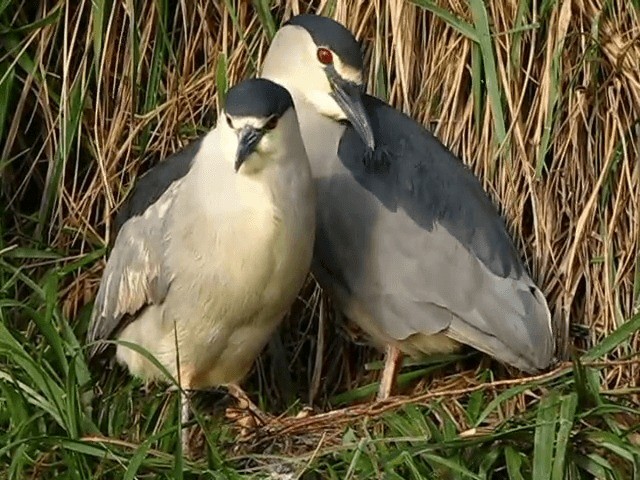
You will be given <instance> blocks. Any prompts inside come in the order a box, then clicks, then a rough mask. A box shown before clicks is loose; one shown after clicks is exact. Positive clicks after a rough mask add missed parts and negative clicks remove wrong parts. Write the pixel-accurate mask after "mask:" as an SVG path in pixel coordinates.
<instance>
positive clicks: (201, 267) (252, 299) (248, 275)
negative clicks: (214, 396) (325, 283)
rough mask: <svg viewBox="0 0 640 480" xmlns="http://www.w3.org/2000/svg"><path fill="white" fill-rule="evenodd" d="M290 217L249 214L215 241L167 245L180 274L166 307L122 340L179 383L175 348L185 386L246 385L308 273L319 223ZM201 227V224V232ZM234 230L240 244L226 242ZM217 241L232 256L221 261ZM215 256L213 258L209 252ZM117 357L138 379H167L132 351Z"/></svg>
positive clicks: (153, 310) (193, 239)
mask: <svg viewBox="0 0 640 480" xmlns="http://www.w3.org/2000/svg"><path fill="white" fill-rule="evenodd" d="M288 213H289V218H286V217H285V218H282V217H281V218H278V219H277V221H274V219H273V217H271V219H270V218H268V217H267V218H265V217H264V216H262V215H260V214H256V215H255V216H253V218H251V215H249V216H248V217H245V219H247V220H249V222H248V223H247V224H246V225H243V226H238V225H235V226H229V228H218V229H216V230H215V234H214V235H211V236H209V235H202V234H200V235H189V234H187V232H183V233H184V238H183V239H181V240H180V241H179V242H170V244H169V248H170V249H171V248H173V249H174V250H173V255H168V257H169V258H172V259H173V263H175V265H172V268H171V269H172V271H174V272H179V273H178V274H176V275H175V277H174V278H173V280H172V283H171V287H170V289H169V292H168V294H167V298H166V299H165V301H164V302H163V304H162V305H157V306H151V307H149V308H147V309H146V310H145V311H144V312H143V313H142V314H141V315H140V316H139V317H138V319H137V320H136V321H135V322H133V323H132V324H130V325H129V326H128V327H127V328H126V329H125V330H124V331H123V333H122V335H121V337H120V338H121V339H124V340H128V341H131V342H135V343H139V344H141V345H142V346H143V347H144V348H146V349H148V350H149V351H150V352H151V353H153V354H154V355H155V356H156V357H157V359H158V360H159V361H160V363H161V364H162V365H163V366H165V368H167V370H168V371H169V373H171V374H172V375H173V376H174V378H177V376H178V362H177V355H176V348H175V346H176V345H177V346H178V354H179V358H180V360H179V364H180V377H181V380H182V382H183V385H184V386H185V387H188V388H196V389H197V388H206V387H209V386H215V385H221V384H226V383H232V382H237V381H239V380H241V378H242V377H243V376H244V375H245V374H246V373H247V371H248V370H249V369H250V367H251V365H252V363H253V361H254V360H255V358H256V357H257V355H258V354H259V353H260V351H261V350H262V348H263V347H264V345H265V344H266V342H267V341H268V339H269V337H270V335H271V334H272V333H273V331H274V329H275V328H276V327H277V325H278V323H279V322H280V320H281V319H282V317H283V316H284V314H285V313H286V312H287V310H288V309H289V307H290V305H291V303H293V301H294V299H295V296H296V294H297V292H298V290H299V289H300V287H301V285H302V283H303V282H304V279H305V278H306V275H307V272H308V270H309V264H310V262H311V255H312V246H313V223H311V224H310V222H309V221H308V220H307V219H306V218H305V216H304V214H303V211H298V209H295V208H294V209H292V211H290V212H288ZM309 217H310V218H313V216H312V215H310V216H309ZM203 227H204V228H206V226H205V225H202V222H201V223H200V225H198V227H197V228H198V229H199V231H200V233H202V232H203ZM194 228H196V227H195V226H194ZM243 229H245V230H246V236H243V235H242V233H243V232H242V231H243ZM249 230H251V231H250V232H249ZM232 232H233V235H234V238H224V236H225V235H231V234H232ZM239 232H240V235H238V233H239ZM258 232H259V234H258ZM185 238H187V239H189V240H188V241H185ZM247 239H251V240H250V241H249V242H247V241H246V240H247ZM211 242H213V243H214V244H215V243H218V244H221V245H234V251H233V252H229V254H228V255H221V252H220V249H219V248H214V247H213V246H212V243H211ZM211 250H213V251H215V252H216V255H215V256H214V255H208V254H207V252H208V251H211ZM214 292H215V294H214ZM174 326H175V329H174ZM117 356H118V359H119V360H120V361H122V362H124V363H126V364H127V366H128V367H129V370H130V371H131V372H132V373H133V374H135V375H138V376H141V377H143V378H158V377H161V376H162V375H161V373H160V372H159V371H158V369H157V368H156V367H154V366H153V365H152V364H151V363H150V362H149V361H148V360H146V359H145V358H144V357H142V356H141V355H139V354H137V353H136V352H134V351H132V350H130V349H128V348H126V347H119V348H118V353H117Z"/></svg>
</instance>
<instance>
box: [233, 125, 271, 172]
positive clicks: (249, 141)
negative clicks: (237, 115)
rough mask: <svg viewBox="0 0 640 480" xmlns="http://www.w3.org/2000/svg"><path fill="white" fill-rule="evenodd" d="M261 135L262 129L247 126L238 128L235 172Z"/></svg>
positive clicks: (254, 147) (262, 133)
mask: <svg viewBox="0 0 640 480" xmlns="http://www.w3.org/2000/svg"><path fill="white" fill-rule="evenodd" d="M262 135H264V132H263V131H262V130H258V129H257V128H253V127H249V126H246V127H243V128H242V130H240V134H239V135H238V150H237V151H236V161H235V164H234V169H235V171H236V172H237V171H238V170H239V169H240V167H241V166H242V164H243V163H244V161H245V160H246V159H247V157H248V156H249V155H251V154H252V153H253V152H254V150H255V149H256V146H257V145H258V143H259V142H260V139H261V138H262Z"/></svg>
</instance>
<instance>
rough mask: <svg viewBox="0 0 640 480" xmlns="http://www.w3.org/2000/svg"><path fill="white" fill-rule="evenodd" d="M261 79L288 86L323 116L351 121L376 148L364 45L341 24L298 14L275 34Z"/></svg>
mask: <svg viewBox="0 0 640 480" xmlns="http://www.w3.org/2000/svg"><path fill="white" fill-rule="evenodd" d="M262 77H264V78H269V79H271V80H273V81H274V82H278V83H279V84H281V85H284V86H285V87H287V89H289V90H290V91H291V92H295V93H294V97H296V101H298V98H297V96H301V97H302V100H303V101H305V102H306V103H308V104H310V105H311V106H312V107H313V108H315V109H316V110H317V111H318V112H320V113H321V114H322V115H324V116H326V117H329V118H332V119H334V120H336V121H348V122H349V123H351V124H352V125H353V127H354V128H355V130H356V131H357V132H358V134H359V135H360V137H361V138H362V140H363V141H364V143H365V144H366V145H367V146H368V147H369V148H370V149H371V150H373V148H374V147H375V141H374V136H373V130H372V128H371V121H370V120H369V117H368V116H367V113H366V111H365V109H364V105H363V101H362V96H363V94H364V73H363V60H362V52H361V50H360V45H359V44H358V42H357V41H356V39H355V38H354V36H353V35H352V34H351V32H350V31H349V30H348V29H346V28H345V27H344V26H342V25H341V24H339V23H338V22H336V21H334V20H332V19H330V18H327V17H321V16H317V15H309V14H305V15H298V16H296V17H293V18H292V19H291V20H289V21H288V22H287V23H286V24H285V25H284V26H283V27H282V28H281V29H280V30H279V31H278V33H277V34H276V36H275V37H274V39H273V42H272V43H271V46H270V47H269V51H268V53H267V56H266V57H265V60H264V64H263V66H262Z"/></svg>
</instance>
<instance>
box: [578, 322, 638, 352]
mask: <svg viewBox="0 0 640 480" xmlns="http://www.w3.org/2000/svg"><path fill="white" fill-rule="evenodd" d="M638 331H640V313H639V314H636V315H634V316H633V317H631V318H630V319H629V320H627V321H626V322H625V323H623V324H622V325H621V326H620V327H618V328H617V329H615V330H614V331H613V332H611V333H610V334H609V335H607V336H606V337H605V338H604V339H603V340H602V341H601V342H600V343H599V344H598V345H596V346H595V347H593V348H592V349H591V350H589V351H588V352H587V353H585V354H584V355H583V356H582V358H581V359H582V360H583V361H592V360H596V359H598V358H601V357H603V356H605V355H607V354H608V353H609V352H611V351H612V350H614V349H615V348H617V347H619V346H620V345H622V343H624V342H626V341H627V340H628V339H629V338H631V336H633V335H635V334H636V333H637V332H638Z"/></svg>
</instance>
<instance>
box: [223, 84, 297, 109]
mask: <svg viewBox="0 0 640 480" xmlns="http://www.w3.org/2000/svg"><path fill="white" fill-rule="evenodd" d="M289 108H293V100H292V99H291V95H290V94H289V92H288V91H287V89H286V88H284V87H281V86H280V85H278V84H276V83H273V82H272V81H271V80H267V79H264V78H253V79H250V80H244V81H243V82H241V83H239V84H238V85H236V86H235V87H233V88H231V89H230V90H229V92H228V93H227V100H226V102H225V107H224V110H225V112H226V113H227V114H229V115H232V116H234V117H256V118H269V117H271V116H274V115H275V116H276V117H280V116H282V114H283V113H284V112H286V111H287V110H288V109H289Z"/></svg>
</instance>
